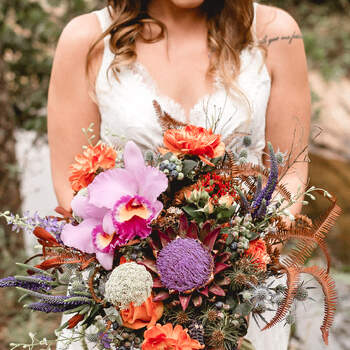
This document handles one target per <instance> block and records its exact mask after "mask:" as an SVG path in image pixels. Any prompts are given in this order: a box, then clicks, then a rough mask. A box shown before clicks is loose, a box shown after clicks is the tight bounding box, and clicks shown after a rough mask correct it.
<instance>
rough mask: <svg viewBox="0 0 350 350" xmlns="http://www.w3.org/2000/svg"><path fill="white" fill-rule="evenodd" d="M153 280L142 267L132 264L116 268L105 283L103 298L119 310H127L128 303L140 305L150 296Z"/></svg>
mask: <svg viewBox="0 0 350 350" xmlns="http://www.w3.org/2000/svg"><path fill="white" fill-rule="evenodd" d="M152 286H153V280H152V276H151V274H150V273H149V272H148V271H147V270H146V268H145V267H144V266H142V265H139V264H136V263H134V262H130V263H125V264H122V265H119V266H118V267H116V268H115V269H114V270H113V272H112V273H111V275H110V277H109V279H108V281H107V282H106V289H105V298H106V300H107V301H109V302H110V303H112V304H113V305H115V306H118V307H119V308H120V310H124V309H127V308H128V307H129V305H130V303H134V305H135V306H140V305H142V304H143V303H144V302H145V301H146V300H147V299H148V298H149V297H150V295H151V291H152Z"/></svg>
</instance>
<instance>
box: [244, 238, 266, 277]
mask: <svg viewBox="0 0 350 350" xmlns="http://www.w3.org/2000/svg"><path fill="white" fill-rule="evenodd" d="M245 255H246V256H251V257H252V262H253V263H254V264H256V265H257V266H258V267H259V268H260V269H261V270H264V271H266V264H268V263H269V262H270V257H269V255H268V254H267V251H266V244H265V242H264V241H263V240H262V239H256V240H254V241H251V242H250V244H249V248H248V250H246V251H245Z"/></svg>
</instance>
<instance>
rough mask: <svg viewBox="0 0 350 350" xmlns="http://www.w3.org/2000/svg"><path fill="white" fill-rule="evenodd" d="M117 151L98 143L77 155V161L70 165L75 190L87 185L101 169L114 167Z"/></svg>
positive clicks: (70, 179)
mask: <svg viewBox="0 0 350 350" xmlns="http://www.w3.org/2000/svg"><path fill="white" fill-rule="evenodd" d="M116 158H117V152H116V151H115V150H114V149H113V148H112V147H109V146H106V145H103V144H101V143H100V144H98V145H96V146H88V147H87V148H86V149H85V150H84V152H83V154H79V155H77V156H76V157H75V163H73V164H72V165H71V166H70V167H69V171H70V176H69V181H70V183H71V186H72V189H73V191H75V192H78V191H80V190H81V189H82V188H85V187H87V186H88V185H89V184H90V183H91V182H92V181H93V180H94V178H95V176H96V173H97V171H98V170H99V169H102V170H107V169H110V168H113V167H114V165H115V160H116Z"/></svg>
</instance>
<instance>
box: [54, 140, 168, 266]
mask: <svg viewBox="0 0 350 350" xmlns="http://www.w3.org/2000/svg"><path fill="white" fill-rule="evenodd" d="M124 164H125V168H123V169H121V168H116V169H111V170H107V171H105V172H103V173H101V174H99V175H98V176H96V178H95V179H94V181H93V182H92V183H91V184H90V185H89V186H88V188H87V190H88V195H87V196H81V195H77V196H75V197H74V199H73V201H72V203H71V206H72V209H73V212H74V213H75V214H76V215H77V216H79V217H81V218H82V219H83V221H82V222H81V223H80V224H79V225H75V226H74V225H72V224H68V225H66V226H64V228H63V230H62V234H61V239H62V241H63V243H64V244H65V245H67V246H69V247H74V248H76V249H79V250H81V251H84V252H86V253H90V254H93V253H95V254H96V258H97V260H98V261H99V262H100V263H101V265H102V266H103V267H104V268H105V269H106V270H111V269H112V265H113V257H114V250H115V249H116V247H118V246H120V245H123V244H126V243H127V242H128V241H129V240H131V239H133V238H135V237H136V236H138V237H140V238H146V237H147V236H149V234H150V233H151V227H150V223H151V222H152V221H153V220H154V219H155V218H156V217H157V216H158V215H159V213H160V211H161V210H162V208H163V205H162V203H161V202H160V201H158V200H157V198H158V196H159V195H160V194H161V193H162V192H164V191H165V190H166V188H167V186H168V179H167V177H166V176H165V175H164V174H163V173H162V172H160V171H159V170H158V169H156V168H153V167H151V166H146V165H145V161H144V159H143V156H142V153H141V151H140V149H139V148H138V147H137V146H136V144H135V143H134V142H132V141H130V142H128V143H127V144H126V146H125V150H124Z"/></svg>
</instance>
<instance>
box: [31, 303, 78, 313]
mask: <svg viewBox="0 0 350 350" xmlns="http://www.w3.org/2000/svg"><path fill="white" fill-rule="evenodd" d="M25 307H26V308H28V309H31V310H34V311H41V312H46V313H47V314H48V313H50V312H64V311H67V310H69V309H71V308H72V307H73V306H71V305H62V304H59V305H55V304H49V303H45V302H36V303H32V304H29V305H25Z"/></svg>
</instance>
